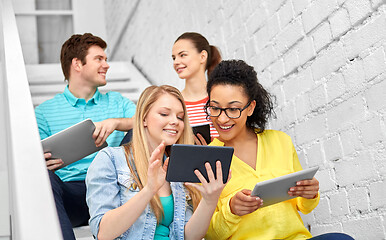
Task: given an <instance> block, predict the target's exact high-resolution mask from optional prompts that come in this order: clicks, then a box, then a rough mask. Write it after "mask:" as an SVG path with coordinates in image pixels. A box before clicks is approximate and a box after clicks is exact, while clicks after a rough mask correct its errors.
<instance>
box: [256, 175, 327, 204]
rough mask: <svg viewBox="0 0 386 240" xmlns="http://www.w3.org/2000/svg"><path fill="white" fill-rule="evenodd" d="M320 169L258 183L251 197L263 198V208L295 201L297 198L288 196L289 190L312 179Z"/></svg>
mask: <svg viewBox="0 0 386 240" xmlns="http://www.w3.org/2000/svg"><path fill="white" fill-rule="evenodd" d="M318 169H319V167H312V168H308V169H305V170H301V171H298V172H294V173H290V174H287V175H284V176H280V177H277V178H273V179H269V180H266V181H263V182H258V183H257V184H256V185H255V187H254V188H253V191H252V193H251V196H258V197H259V198H261V199H262V200H263V202H264V203H263V206H262V207H267V206H270V205H273V204H276V203H279V202H282V201H286V200H290V199H293V198H295V197H296V196H290V195H288V191H289V189H290V188H291V187H294V186H296V182H298V181H301V180H306V179H312V178H313V177H314V175H315V174H316V172H317V171H318Z"/></svg>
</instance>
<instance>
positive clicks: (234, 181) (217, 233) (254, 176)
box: [206, 130, 320, 240]
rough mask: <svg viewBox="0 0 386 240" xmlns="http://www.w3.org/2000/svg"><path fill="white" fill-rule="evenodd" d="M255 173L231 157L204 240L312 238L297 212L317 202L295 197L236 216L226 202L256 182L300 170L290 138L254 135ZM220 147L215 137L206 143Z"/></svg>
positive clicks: (270, 132) (272, 133)
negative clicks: (255, 137) (225, 183)
mask: <svg viewBox="0 0 386 240" xmlns="http://www.w3.org/2000/svg"><path fill="white" fill-rule="evenodd" d="M257 138H258V146H257V159H256V170H254V169H253V168H251V167H250V166H249V165H248V164H246V163H244V162H243V161H242V160H240V159H239V158H238V157H237V156H235V155H233V158H232V164H231V169H232V178H231V180H230V181H229V183H228V184H227V185H226V186H225V188H224V190H223V191H222V193H221V196H220V199H219V201H218V203H217V207H216V210H215V212H214V214H213V217H212V220H211V223H210V226H209V229H208V232H207V235H206V239H216V240H221V239H263V240H267V239H307V238H310V237H312V236H311V234H310V232H309V231H308V230H307V229H306V228H305V227H304V224H303V221H302V219H301V217H300V215H299V213H298V211H301V212H302V213H304V214H307V213H310V212H311V211H312V210H313V209H314V208H315V207H316V206H317V205H318V203H319V198H320V196H319V193H318V196H317V197H316V198H315V199H306V198H302V197H297V198H294V199H291V200H288V201H285V202H281V203H278V204H274V205H271V206H268V207H264V208H261V209H258V210H256V211H255V212H253V213H250V214H247V215H244V216H237V215H234V214H233V213H232V212H231V210H230V207H229V201H230V199H231V198H232V197H233V196H234V195H235V194H236V193H237V192H238V191H241V190H242V189H251V190H252V189H253V187H254V186H255V184H256V183H257V182H261V181H264V180H268V179H272V178H275V177H279V176H282V175H285V174H289V173H292V172H296V171H299V170H301V169H302V167H301V165H300V162H299V159H298V156H297V154H296V150H295V148H294V146H293V144H292V141H291V138H290V137H289V136H288V135H287V134H285V133H283V132H280V131H275V130H265V131H264V132H263V133H260V134H257ZM210 145H212V146H223V145H224V143H223V142H221V141H219V140H218V139H217V138H216V139H215V140H214V141H213V142H212V143H211V144H210Z"/></svg>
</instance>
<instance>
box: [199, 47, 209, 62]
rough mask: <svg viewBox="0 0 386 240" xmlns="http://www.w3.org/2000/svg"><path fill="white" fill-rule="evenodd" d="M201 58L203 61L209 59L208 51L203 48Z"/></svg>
mask: <svg viewBox="0 0 386 240" xmlns="http://www.w3.org/2000/svg"><path fill="white" fill-rule="evenodd" d="M200 58H201V63H204V62H206V60H207V59H208V52H207V51H205V50H202V51H201V53H200Z"/></svg>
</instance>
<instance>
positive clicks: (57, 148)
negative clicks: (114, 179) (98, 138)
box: [41, 119, 107, 168]
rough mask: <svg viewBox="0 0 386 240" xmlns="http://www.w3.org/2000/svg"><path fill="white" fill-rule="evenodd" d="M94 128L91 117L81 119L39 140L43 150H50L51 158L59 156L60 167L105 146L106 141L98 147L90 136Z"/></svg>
mask: <svg viewBox="0 0 386 240" xmlns="http://www.w3.org/2000/svg"><path fill="white" fill-rule="evenodd" d="M94 130H95V125H94V123H93V122H92V121H91V119H86V120H83V121H82V122H80V123H77V124H75V125H73V126H71V127H69V128H66V129H64V130H62V131H60V132H58V133H55V134H53V135H51V136H49V137H48V138H45V139H43V140H42V141H41V143H42V146H43V151H44V152H45V153H46V152H50V153H51V159H57V158H61V159H62V160H63V162H64V164H63V165H62V166H60V168H62V167H65V166H67V165H69V164H71V163H73V162H76V161H78V160H80V159H82V158H84V157H86V156H88V155H90V154H91V153H94V152H96V151H99V150H101V149H102V148H104V147H107V143H106V142H104V143H103V145H102V146H100V147H96V146H95V140H94V139H93V137H92V134H93V133H94Z"/></svg>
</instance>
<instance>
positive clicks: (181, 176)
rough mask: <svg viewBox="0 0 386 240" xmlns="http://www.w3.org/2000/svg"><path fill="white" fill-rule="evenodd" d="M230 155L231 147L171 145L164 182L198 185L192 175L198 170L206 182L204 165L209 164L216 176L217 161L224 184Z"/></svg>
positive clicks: (196, 179)
mask: <svg viewBox="0 0 386 240" xmlns="http://www.w3.org/2000/svg"><path fill="white" fill-rule="evenodd" d="M232 155H233V148H232V147H220V146H202V145H185V144H173V145H172V146H171V148H170V157H169V165H168V169H167V172H166V180H167V181H168V182H193V183H199V182H200V180H199V179H198V178H197V176H196V174H194V170H196V169H198V170H199V171H200V172H201V174H202V175H203V176H204V177H205V179H206V180H207V181H208V174H207V172H206V168H205V163H206V162H209V163H210V166H211V167H212V170H213V173H214V175H215V176H216V161H217V160H219V161H221V168H222V174H223V182H224V183H225V182H226V181H227V179H228V174H229V168H230V166H231V161H232Z"/></svg>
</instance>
